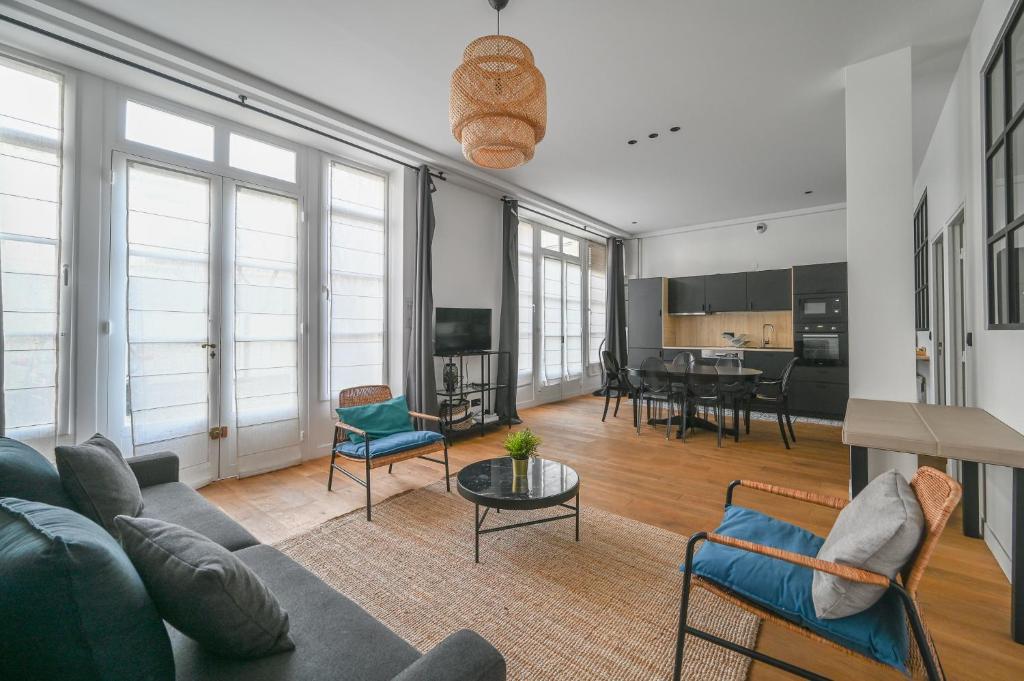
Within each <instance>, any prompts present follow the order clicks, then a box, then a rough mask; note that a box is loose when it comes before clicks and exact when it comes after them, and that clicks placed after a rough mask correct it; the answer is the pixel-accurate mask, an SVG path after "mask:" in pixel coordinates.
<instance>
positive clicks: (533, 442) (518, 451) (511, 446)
mask: <svg viewBox="0 0 1024 681" xmlns="http://www.w3.org/2000/svg"><path fill="white" fill-rule="evenodd" d="M538 447H540V438H539V437H537V436H536V435H534V434H533V432H532V431H531V430H530V429H529V428H524V429H523V430H517V431H516V432H514V433H509V434H508V436H507V437H506V438H505V451H506V452H508V455H509V456H510V457H511V458H512V472H513V474H514V475H526V468H527V466H528V465H529V462H530V457H531V456H537V448H538Z"/></svg>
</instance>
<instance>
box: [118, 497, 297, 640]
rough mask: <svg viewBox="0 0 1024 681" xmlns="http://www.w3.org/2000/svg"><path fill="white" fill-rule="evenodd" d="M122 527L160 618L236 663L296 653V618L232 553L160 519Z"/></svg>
mask: <svg viewBox="0 0 1024 681" xmlns="http://www.w3.org/2000/svg"><path fill="white" fill-rule="evenodd" d="M115 523H116V525H117V529H118V531H119V532H120V535H121V546H123V547H124V550H125V553H127V554H128V557H129V558H130V559H131V561H132V564H133V565H134V566H135V569H136V570H138V572H139V575H140V576H141V577H142V582H143V583H144V584H145V585H146V590H147V591H148V592H149V595H150V597H151V598H152V599H153V602H154V603H156V609H157V611H158V612H159V613H160V615H161V616H162V617H163V618H164V619H165V620H167V621H168V622H170V623H171V624H172V625H173V626H174V627H175V628H176V629H177V630H178V631H180V632H181V633H183V634H185V635H186V636H188V637H190V638H192V639H195V640H196V641H197V642H198V643H199V645H201V646H202V647H203V648H206V649H207V650H209V651H211V652H214V653H218V654H220V655H225V656H228V657H236V658H255V657H263V656H264V655H270V654H273V653H279V652H284V651H286V650H294V649H295V644H294V643H293V642H292V640H291V638H290V637H289V636H288V629H289V622H288V613H286V612H285V611H284V610H283V609H282V608H281V605H280V604H279V603H278V602H277V599H276V598H274V594H272V593H271V592H270V590H269V589H267V587H266V585H264V584H263V582H261V581H260V578H259V577H257V576H256V575H255V574H254V573H253V572H252V570H250V569H249V568H248V566H246V565H245V563H243V562H242V561H241V560H240V559H239V558H238V557H237V556H235V555H234V554H233V553H231V552H230V551H228V550H227V549H226V548H224V547H223V546H221V545H220V544H216V543H214V542H213V541H211V540H209V539H207V538H206V537H204V536H203V535H201V534H199V533H197V532H193V531H192V530H189V529H187V528H184V527H181V526H179V525H174V524H173V523H167V522H164V521H162V520H156V519H155V518H131V517H128V516H118V517H117V518H116V519H115Z"/></svg>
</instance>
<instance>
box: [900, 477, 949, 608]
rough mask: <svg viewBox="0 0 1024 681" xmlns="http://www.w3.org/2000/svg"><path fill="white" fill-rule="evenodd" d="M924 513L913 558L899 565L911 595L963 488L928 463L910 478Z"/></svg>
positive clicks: (913, 593) (914, 592)
mask: <svg viewBox="0 0 1024 681" xmlns="http://www.w3.org/2000/svg"><path fill="white" fill-rule="evenodd" d="M910 486H911V487H912V488H913V490H914V495H915V496H917V502H918V503H919V504H921V512H922V513H923V514H924V536H923V537H922V538H921V543H920V545H919V546H918V548H917V553H916V554H915V555H914V557H913V559H912V560H911V561H910V562H909V563H907V565H906V566H905V567H904V568H903V571H902V576H903V586H904V588H905V589H906V590H907V592H908V593H909V594H910V595H911V597H913V596H914V595H915V594H916V592H917V587H918V585H920V583H921V577H922V576H923V575H924V570H925V568H926V567H927V566H928V561H929V560H931V557H932V554H933V553H934V552H935V547H936V546H937V545H938V543H939V537H940V536H942V531H943V530H944V529H945V528H946V523H947V522H949V517H950V515H952V513H953V509H955V508H956V505H957V504H958V503H959V502H960V495H961V494H962V493H963V489H962V488H961V487H960V483H958V482H957V481H956V480H954V479H953V478H951V477H949V476H948V475H946V474H945V473H943V472H942V471H940V470H938V469H936V468H932V467H930V466H921V467H920V468H918V469H917V473H915V474H914V478H913V479H912V480H911V481H910Z"/></svg>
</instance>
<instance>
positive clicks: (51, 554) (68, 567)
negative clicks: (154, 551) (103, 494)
mask: <svg viewBox="0 0 1024 681" xmlns="http://www.w3.org/2000/svg"><path fill="white" fill-rule="evenodd" d="M0 613H2V616H0V679H10V680H11V681H13V680H14V679H61V680H62V681H171V679H173V678H174V658H173V656H172V654H171V646H170V642H169V641H168V638H167V630H166V629H165V628H164V623H163V621H162V620H161V619H160V615H159V614H157V610H156V606H155V605H154V604H153V601H152V600H151V599H150V597H149V594H148V593H147V592H146V587H145V586H144V585H143V583H142V579H140V578H139V575H138V573H137V572H136V571H135V568H134V567H132V564H131V561H129V560H128V556H126V555H125V553H124V551H122V550H121V547H120V546H118V545H117V542H116V541H114V538H113V537H111V536H110V534H108V533H107V532H106V530H104V529H103V528H102V527H100V526H99V525H97V524H96V523H94V522H93V521H91V520H89V519H88V518H86V517H85V516H83V515H81V514H79V513H76V512H74V511H70V510H68V509H66V508H58V507H56V506H49V505H47V504H40V503H37V502H34V501H25V500H23V499H12V498H3V499H0Z"/></svg>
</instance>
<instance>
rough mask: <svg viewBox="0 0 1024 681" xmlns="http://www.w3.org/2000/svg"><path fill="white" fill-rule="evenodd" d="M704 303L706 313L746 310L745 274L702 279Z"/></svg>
mask: <svg viewBox="0 0 1024 681" xmlns="http://www.w3.org/2000/svg"><path fill="white" fill-rule="evenodd" d="M704 302H705V304H706V306H707V307H706V310H707V311H708V312H740V311H742V310H746V309H747V273H746V272H733V273H732V274H712V275H709V276H707V277H704Z"/></svg>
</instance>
